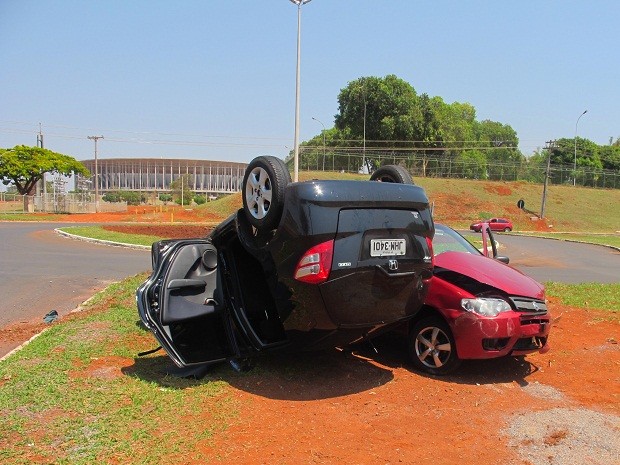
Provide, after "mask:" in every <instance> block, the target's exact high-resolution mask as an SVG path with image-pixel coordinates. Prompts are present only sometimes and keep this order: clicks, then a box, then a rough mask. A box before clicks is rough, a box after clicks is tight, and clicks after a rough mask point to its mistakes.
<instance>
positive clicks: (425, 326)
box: [408, 316, 461, 375]
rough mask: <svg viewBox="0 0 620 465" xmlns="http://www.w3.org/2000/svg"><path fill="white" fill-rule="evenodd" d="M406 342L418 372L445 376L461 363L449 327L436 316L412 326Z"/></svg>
mask: <svg viewBox="0 0 620 465" xmlns="http://www.w3.org/2000/svg"><path fill="white" fill-rule="evenodd" d="M408 342H409V344H408V345H409V356H410V357H411V361H412V362H413V364H414V365H415V366H416V367H417V368H418V369H419V370H422V371H425V372H427V373H430V374H432V375H445V374H448V373H450V372H451V371H453V370H454V369H456V368H457V367H458V366H459V365H460V363H461V361H460V359H459V358H458V355H457V353H456V344H455V343H454V337H452V331H450V327H449V326H448V325H447V323H446V322H445V321H443V320H442V319H441V318H439V317H437V316H432V317H429V318H424V319H422V320H420V321H418V322H417V323H416V324H414V325H413V327H412V328H411V331H410V333H409V341H408Z"/></svg>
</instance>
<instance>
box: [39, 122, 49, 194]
mask: <svg viewBox="0 0 620 465" xmlns="http://www.w3.org/2000/svg"><path fill="white" fill-rule="evenodd" d="M37 147H39V148H43V132H42V131H41V123H39V134H37ZM41 192H43V198H44V199H45V194H46V193H47V192H46V187H45V173H43V176H42V178H41V184H39V192H37V194H40V193H41ZM44 201H45V200H43V202H44Z"/></svg>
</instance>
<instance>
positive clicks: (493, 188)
mask: <svg viewBox="0 0 620 465" xmlns="http://www.w3.org/2000/svg"><path fill="white" fill-rule="evenodd" d="M484 190H485V191H487V192H489V193H491V194H496V195H502V196H506V195H512V189H511V188H510V187H508V186H503V185H501V184H498V183H492V184H491V183H490V184H485V185H484Z"/></svg>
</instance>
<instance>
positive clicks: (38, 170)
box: [0, 145, 90, 195]
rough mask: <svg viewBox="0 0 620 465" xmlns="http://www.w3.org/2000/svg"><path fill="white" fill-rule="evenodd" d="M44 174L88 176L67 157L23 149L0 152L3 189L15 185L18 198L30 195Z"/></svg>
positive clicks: (33, 149) (33, 148)
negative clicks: (19, 195)
mask: <svg viewBox="0 0 620 465" xmlns="http://www.w3.org/2000/svg"><path fill="white" fill-rule="evenodd" d="M45 173H52V174H61V175H64V176H70V175H72V174H80V175H82V176H90V173H89V172H88V170H87V169H86V167H85V166H84V165H83V164H82V163H80V162H79V161H77V160H76V159H75V158H72V157H70V156H68V155H63V154H61V153H56V152H52V151H51V150H47V149H42V148H40V147H28V146H26V145H16V146H15V147H13V148H12V149H0V180H1V181H2V184H4V185H5V186H8V185H9V184H12V185H14V186H15V187H16V188H17V192H19V193H20V194H21V195H31V194H32V192H33V191H34V188H35V186H36V184H37V182H39V181H40V180H41V179H43V176H44V175H45Z"/></svg>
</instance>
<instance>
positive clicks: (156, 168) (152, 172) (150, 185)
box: [76, 158, 247, 195]
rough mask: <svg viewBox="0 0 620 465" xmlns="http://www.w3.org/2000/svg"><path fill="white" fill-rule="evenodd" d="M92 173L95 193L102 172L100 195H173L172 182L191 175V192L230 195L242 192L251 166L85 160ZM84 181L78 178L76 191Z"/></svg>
mask: <svg viewBox="0 0 620 465" xmlns="http://www.w3.org/2000/svg"><path fill="white" fill-rule="evenodd" d="M81 163H82V164H83V165H84V166H86V168H87V169H88V170H89V171H90V173H91V178H90V182H91V183H92V187H90V186H89V187H90V189H91V190H94V188H95V184H94V183H95V182H96V180H95V172H98V173H99V176H98V178H99V179H98V180H97V181H98V182H99V185H98V187H99V193H100V194H104V193H106V192H112V191H122V190H129V191H141V192H153V193H156V192H170V190H171V189H170V183H172V182H173V181H175V180H177V179H179V178H180V177H181V176H185V175H188V176H189V186H190V189H191V190H192V191H194V192H196V193H199V194H207V195H211V194H213V195H218V194H229V193H232V192H238V191H240V190H242V185H243V175H244V173H245V168H246V166H247V163H236V162H228V161H211V160H180V159H175V158H107V159H97V170H95V160H94V159H93V160H82V161H81ZM80 182H84V179H79V177H76V189H77V188H78V187H77V186H79V185H80Z"/></svg>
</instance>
